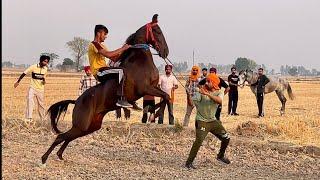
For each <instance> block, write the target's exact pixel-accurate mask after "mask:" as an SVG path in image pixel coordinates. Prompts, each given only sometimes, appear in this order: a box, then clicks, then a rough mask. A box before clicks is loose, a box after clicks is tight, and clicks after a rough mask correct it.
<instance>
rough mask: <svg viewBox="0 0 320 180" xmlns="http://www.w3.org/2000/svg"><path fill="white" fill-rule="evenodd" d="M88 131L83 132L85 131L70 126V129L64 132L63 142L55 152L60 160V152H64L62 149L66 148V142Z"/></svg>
mask: <svg viewBox="0 0 320 180" xmlns="http://www.w3.org/2000/svg"><path fill="white" fill-rule="evenodd" d="M87 134H88V133H87V132H85V131H81V130H79V129H77V128H72V129H70V130H69V131H68V132H66V135H65V141H64V143H63V144H62V146H61V147H60V149H59V150H58V152H57V156H58V158H59V159H60V160H63V158H62V154H63V152H64V150H65V149H66V148H67V146H68V144H69V143H70V142H71V141H73V140H75V139H77V138H78V137H82V136H85V135H87Z"/></svg>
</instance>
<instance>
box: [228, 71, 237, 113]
mask: <svg viewBox="0 0 320 180" xmlns="http://www.w3.org/2000/svg"><path fill="white" fill-rule="evenodd" d="M236 72H237V69H236V67H232V68H231V74H230V75H229V76H228V83H229V87H230V90H229V102H228V114H229V115H235V116H238V115H239V114H238V113H237V105H238V82H239V77H238V75H236Z"/></svg>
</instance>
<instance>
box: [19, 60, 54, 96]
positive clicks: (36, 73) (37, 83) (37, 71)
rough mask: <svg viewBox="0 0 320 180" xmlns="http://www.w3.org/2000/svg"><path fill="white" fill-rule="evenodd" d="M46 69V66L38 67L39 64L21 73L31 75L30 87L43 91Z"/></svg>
mask: <svg viewBox="0 0 320 180" xmlns="http://www.w3.org/2000/svg"><path fill="white" fill-rule="evenodd" d="M47 71H48V68H47V66H43V67H40V65H39V64H34V65H32V66H30V67H29V68H28V69H26V70H25V71H24V72H23V73H25V74H28V73H31V80H30V87H32V88H33V89H36V90H40V91H43V90H44V81H43V79H44V78H46V75H47Z"/></svg>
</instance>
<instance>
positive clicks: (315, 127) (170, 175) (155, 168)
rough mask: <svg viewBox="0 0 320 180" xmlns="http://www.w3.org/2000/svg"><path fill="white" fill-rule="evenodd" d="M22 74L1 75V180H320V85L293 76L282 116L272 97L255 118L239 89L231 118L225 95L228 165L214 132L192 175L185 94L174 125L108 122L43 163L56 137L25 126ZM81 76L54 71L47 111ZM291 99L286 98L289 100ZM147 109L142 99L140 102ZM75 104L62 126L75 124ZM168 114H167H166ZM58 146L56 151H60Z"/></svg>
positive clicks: (135, 119) (111, 118)
mask: <svg viewBox="0 0 320 180" xmlns="http://www.w3.org/2000/svg"><path fill="white" fill-rule="evenodd" d="M18 76H19V73H17V74H15V75H12V74H9V73H6V72H3V77H2V177H3V179H216V178H218V179H318V178H319V176H320V140H319V137H320V119H319V115H320V112H319V107H320V101H319V100H320V80H319V79H308V81H306V80H303V79H299V80H295V79H292V80H290V81H291V86H292V89H293V93H294V94H295V96H296V99H295V100H293V101H291V100H288V101H287V106H286V114H285V115H284V116H280V113H279V109H280V101H279V100H278V98H277V96H276V94H275V93H272V94H268V95H266V97H265V105H264V106H265V112H266V116H265V117H264V118H262V119H258V118H256V115H257V106H256V101H255V97H254V95H253V94H252V93H251V91H250V89H249V88H248V87H245V88H243V89H239V102H238V110H237V111H238V113H239V114H240V116H237V117H235V116H227V113H226V111H227V103H228V96H225V98H224V100H223V109H222V122H223V125H224V126H225V128H226V129H227V130H228V131H229V132H230V134H231V141H230V146H229V148H228V149H227V156H228V157H229V159H230V160H231V164H230V165H224V164H221V163H219V162H217V161H216V160H215V157H216V154H217V152H218V150H219V147H220V143H219V141H218V140H217V139H216V138H215V137H214V136H212V135H210V134H209V135H208V136H207V138H206V139H205V141H204V143H203V145H202V147H201V148H200V151H199V153H198V155H197V158H196V160H195V162H194V164H195V166H196V167H197V168H198V169H196V170H187V169H186V168H184V163H185V161H186V159H187V156H188V153H189V151H190V148H191V146H192V143H193V141H194V139H195V131H194V117H195V110H194V111H193V114H192V116H191V122H190V124H189V127H188V128H182V127H181V125H180V124H181V122H182V121H183V117H184V115H185V110H186V96H185V92H184V90H183V88H182V87H181V86H180V87H179V89H178V91H177V92H176V93H177V94H176V99H175V104H174V115H175V120H176V122H177V123H176V125H175V126H169V125H167V124H168V120H167V116H165V124H164V125H158V124H149V123H148V124H141V123H140V121H141V116H142V112H132V117H131V119H130V120H125V119H120V120H117V119H116V118H115V115H114V112H110V113H108V114H107V115H106V116H105V118H104V123H103V126H102V128H101V130H99V131H97V132H95V133H93V134H91V135H88V136H85V137H82V138H78V139H76V140H75V141H72V142H71V143H70V145H69V146H68V148H67V149H66V151H65V153H64V158H65V160H64V161H60V160H58V158H57V156H56V154H55V153H56V152H57V150H58V148H56V149H55V150H54V151H53V153H52V154H51V155H50V156H49V159H48V161H47V164H46V165H42V164H41V161H40V159H41V156H42V155H43V153H44V152H45V151H46V150H47V149H48V148H49V146H50V145H51V143H52V142H53V141H54V139H55V137H56V135H55V134H53V133H52V132H51V129H50V127H48V123H49V121H46V122H40V121H39V120H38V115H37V113H36V112H34V122H33V123H26V122H24V121H23V118H24V110H25V103H26V92H27V88H28V83H29V79H28V78H25V79H23V81H22V83H21V85H20V86H19V87H18V88H17V89H14V88H13V83H14V81H15V80H16V78H17V77H18ZM79 79H80V75H79V74H59V73H56V75H55V74H52V75H50V76H49V77H48V80H47V85H46V93H45V101H46V106H47V108H48V107H49V106H50V105H51V104H53V103H55V102H57V101H60V100H65V99H75V98H77V94H78V86H79ZM286 96H287V95H286ZM138 103H139V105H142V101H141V100H139V101H138ZM71 112H72V106H70V107H69V109H68V112H67V115H66V117H65V119H64V120H61V121H59V124H58V126H59V128H60V129H62V130H67V129H68V128H70V126H71ZM166 115H167V114H166ZM58 147H59V146H58Z"/></svg>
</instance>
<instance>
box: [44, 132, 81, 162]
mask: <svg viewBox="0 0 320 180" xmlns="http://www.w3.org/2000/svg"><path fill="white" fill-rule="evenodd" d="M81 134H84V132H82V131H81V130H79V129H76V128H74V127H72V128H71V129H70V130H69V131H67V132H65V133H62V134H59V135H58V136H57V138H56V139H55V141H54V142H53V143H52V145H51V146H50V148H49V149H48V150H47V152H46V153H45V154H44V155H43V156H42V157H41V160H42V163H43V164H44V163H46V161H47V159H48V157H49V155H50V153H51V152H52V151H53V149H54V148H55V147H56V146H57V145H59V144H60V143H62V142H63V141H65V143H64V144H63V146H65V147H64V148H63V150H64V149H65V148H66V147H67V145H68V143H69V142H70V141H72V140H73V139H72V140H70V138H72V137H75V138H77V137H80V136H83V135H81ZM75 138H74V139H75ZM67 141H69V142H67ZM60 149H61V148H60ZM63 150H62V152H63Z"/></svg>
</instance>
